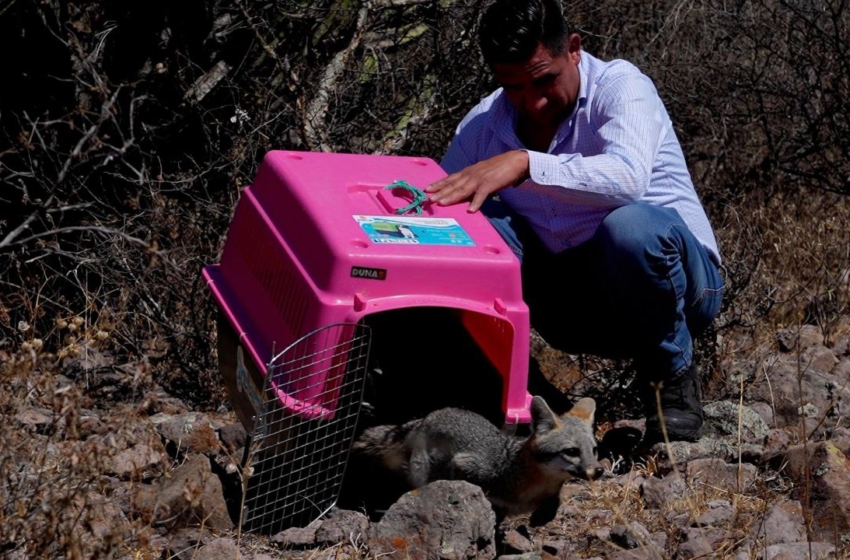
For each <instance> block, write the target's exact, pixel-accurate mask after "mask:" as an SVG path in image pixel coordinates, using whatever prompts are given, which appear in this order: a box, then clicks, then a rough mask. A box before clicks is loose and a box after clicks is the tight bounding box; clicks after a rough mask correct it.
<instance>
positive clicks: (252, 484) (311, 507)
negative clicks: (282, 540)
mask: <svg viewBox="0 0 850 560" xmlns="http://www.w3.org/2000/svg"><path fill="white" fill-rule="evenodd" d="M370 344H371V329H370V328H369V327H367V326H365V325H362V324H353V323H341V324H335V325H329V326H326V327H322V328H320V329H318V330H316V331H313V332H312V333H309V334H307V335H305V336H304V337H302V338H300V339H299V340H298V341H296V342H295V343H293V344H291V345H290V346H289V347H287V348H286V349H285V350H284V351H283V352H281V353H280V354H278V355H277V356H275V357H274V358H273V359H272V360H271V361H270V362H269V363H268V364H267V370H266V379H265V387H264V389H263V399H262V401H263V402H262V410H261V411H258V416H257V417H256V418H255V421H254V426H253V430H252V433H251V434H250V442H249V444H248V445H247V446H246V456H245V458H244V460H243V473H244V474H245V475H246V477H247V478H246V479H244V480H245V484H244V485H243V494H242V496H243V504H242V512H241V520H240V526H241V528H242V529H244V530H246V531H252V532H260V533H266V534H274V533H277V532H279V531H282V530H283V529H286V528H289V527H304V526H306V525H308V524H309V523H311V522H312V521H314V520H316V519H318V518H320V517H321V516H322V515H324V514H325V513H327V512H328V511H329V510H330V509H331V508H332V507H333V506H334V505H335V504H336V502H337V500H338V498H339V494H340V491H341V488H342V481H343V477H344V475H345V467H346V463H347V461H348V453H349V448H350V446H351V442H352V439H353V437H354V433H355V429H356V427H357V419H358V416H359V414H360V406H361V403H362V400H363V389H364V385H365V378H366V368H367V364H368V360H369V348H370Z"/></svg>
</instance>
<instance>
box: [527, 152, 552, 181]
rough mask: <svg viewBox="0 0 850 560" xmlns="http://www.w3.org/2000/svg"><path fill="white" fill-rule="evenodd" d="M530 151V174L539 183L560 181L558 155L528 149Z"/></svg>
mask: <svg viewBox="0 0 850 560" xmlns="http://www.w3.org/2000/svg"><path fill="white" fill-rule="evenodd" d="M526 152H527V153H528V175H529V177H530V178H531V180H532V181H534V182H535V183H537V184H538V185H555V184H557V183H558V174H559V170H558V168H559V167H560V160H559V159H558V156H557V155H554V154H544V153H542V152H534V151H531V150H526Z"/></svg>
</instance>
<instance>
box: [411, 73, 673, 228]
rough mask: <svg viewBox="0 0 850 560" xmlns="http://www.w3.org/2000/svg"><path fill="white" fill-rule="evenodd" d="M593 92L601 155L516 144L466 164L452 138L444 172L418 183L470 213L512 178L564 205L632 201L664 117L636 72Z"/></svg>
mask: <svg viewBox="0 0 850 560" xmlns="http://www.w3.org/2000/svg"><path fill="white" fill-rule="evenodd" d="M597 96H598V97H597V101H596V104H595V107H593V108H592V116H591V119H592V121H593V122H592V124H593V125H595V126H596V135H595V137H594V138H593V139H592V141H594V142H599V143H600V144H601V149H602V153H601V154H599V155H595V156H587V157H585V156H582V155H581V154H545V153H541V152H535V151H532V150H516V151H513V152H506V153H504V154H501V155H499V156H496V157H494V158H490V159H487V160H482V161H480V162H476V163H472V162H470V161H469V159H468V158H467V159H466V160H464V157H463V156H464V152H465V150H464V147H463V142H462V141H458V138H457V137H456V142H458V143H457V145H455V142H453V143H452V146H451V147H450V148H449V151H448V152H447V154H446V158H445V159H444V161H448V163H449V165H448V166H447V167H446V166H444V169H446V171H447V172H449V173H451V174H450V175H449V176H448V177H446V178H444V179H442V180H440V181H437V182H435V183H434V184H433V185H431V186H429V187H428V188H427V189H426V191H428V192H431V193H434V194H432V195H431V200H433V201H435V202H437V203H438V204H441V205H448V204H455V203H457V202H461V201H462V200H465V199H467V198H470V197H471V198H472V202H471V203H470V206H469V211H470V212H474V211H476V210H478V208H479V207H480V205H481V203H482V202H483V201H484V200H485V199H486V198H487V196H489V195H490V194H491V193H493V192H497V191H499V190H501V189H504V188H506V187H509V186H514V185H518V186H519V188H522V189H529V190H534V191H537V192H539V193H541V194H544V195H546V196H551V197H554V198H558V199H561V200H564V201H566V202H569V203H572V204H584V205H589V206H610V207H617V206H622V205H624V204H628V203H630V202H633V201H635V200H639V199H640V198H641V197H642V196H643V194H644V193H645V192H646V189H647V187H648V186H649V179H650V176H651V174H652V166H653V162H654V160H655V156H656V153H657V151H658V147H659V145H660V143H661V141H662V139H663V138H664V136H665V135H666V134H667V131H668V127H669V119H668V118H666V112H665V110H664V107H663V105H662V104H661V100H660V99H659V98H658V96H657V94H656V91H655V87H654V86H653V85H652V82H651V81H650V80H649V78H647V77H646V76H643V75H640V74H626V75H623V76H621V77H618V78H616V79H614V80H612V81H611V82H609V83H608V84H606V86H605V89H604V91H602V92H598V93H597ZM520 153H521V154H524V155H525V158H522V157H520ZM526 179H530V180H528V181H527V180H526ZM520 183H521V184H520Z"/></svg>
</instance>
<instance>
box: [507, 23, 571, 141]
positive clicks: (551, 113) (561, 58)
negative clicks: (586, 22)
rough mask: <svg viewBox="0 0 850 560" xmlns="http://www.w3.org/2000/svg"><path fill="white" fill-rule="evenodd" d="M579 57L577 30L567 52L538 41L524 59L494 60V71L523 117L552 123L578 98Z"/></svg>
mask: <svg viewBox="0 0 850 560" xmlns="http://www.w3.org/2000/svg"><path fill="white" fill-rule="evenodd" d="M580 60H581V40H580V39H579V36H578V34H575V33H574V34H572V35H570V37H569V39H568V41H567V47H566V48H565V49H564V52H562V53H560V54H552V53H551V52H550V51H549V49H547V48H546V47H544V46H542V45H538V46H537V50H536V51H535V52H534V54H532V55H531V58H529V59H528V60H527V61H525V62H521V63H515V64H498V63H497V64H494V65H493V75H494V77H495V78H496V81H497V82H498V83H499V85H501V86H502V87H503V88H504V90H505V94H506V95H507V96H508V99H509V100H510V102H511V103H512V104H513V106H514V107H516V109H517V111H519V114H520V115H521V116H522V118H523V119H526V120H527V121H528V122H529V123H531V124H539V125H543V126H552V125H555V124H558V123H560V122H561V121H562V120H563V119H565V118H566V117H567V116H569V114H570V112H571V111H572V109H573V106H574V105H575V102H576V99H577V98H578V92H579V84H580V78H579V71H578V64H579V61H580Z"/></svg>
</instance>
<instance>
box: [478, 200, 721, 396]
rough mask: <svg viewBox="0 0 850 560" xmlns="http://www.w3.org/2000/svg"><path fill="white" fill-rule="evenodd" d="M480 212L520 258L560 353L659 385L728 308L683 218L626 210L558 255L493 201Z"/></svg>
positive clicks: (532, 298) (543, 325) (669, 212)
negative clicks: (632, 366) (611, 363)
mask: <svg viewBox="0 0 850 560" xmlns="http://www.w3.org/2000/svg"><path fill="white" fill-rule="evenodd" d="M482 212H484V214H485V215H486V216H487V217H488V218H489V219H490V222H491V223H492V224H493V226H494V227H495V228H496V230H497V231H499V233H500V234H501V235H502V237H503V238H504V239H505V241H506V242H507V243H508V245H509V246H510V247H511V249H512V250H513V251H514V252H515V253H516V254H517V256H518V257H519V258H520V261H521V263H522V284H523V297H524V299H525V301H526V303H527V304H528V307H529V311H530V319H531V325H532V327H534V329H535V330H537V332H539V333H540V335H541V336H542V337H543V338H544V339H545V340H546V341H547V342H548V343H549V344H551V345H552V346H553V347H554V348H557V349H559V350H562V351H564V352H568V353H571V354H580V353H589V354H595V355H598V356H602V357H608V358H631V359H634V360H635V362H636V366H637V369H638V372H639V373H641V374H642V375H645V376H647V377H648V378H649V379H651V380H662V379H670V378H675V377H676V376H677V375H678V374H680V373H682V372H683V371H684V370H685V369H686V368H687V367H688V366H690V364H691V362H692V360H693V337H694V336H696V335H698V334H699V333H700V332H702V331H703V330H704V329H705V328H706V327H708V325H709V324H710V323H711V322H712V321H713V320H714V318H715V317H716V316H717V314H718V312H719V311H720V304H721V301H722V298H723V279H722V277H721V276H720V273H719V271H718V269H717V266H716V265H715V264H714V262H713V261H712V260H711V259H710V258H709V253H708V251H706V250H705V248H704V247H703V246H702V245H701V244H700V243H699V241H697V239H696V238H695V237H694V236H693V234H692V233H691V232H690V230H689V229H688V228H687V226H686V225H685V223H684V221H682V218H681V217H680V216H679V213H678V212H676V211H675V210H673V209H671V208H663V207H659V206H653V205H650V204H645V203H635V204H629V205H627V206H622V207H620V208H617V209H615V210H613V211H612V212H611V213H610V214H608V216H607V217H606V218H605V219H604V220H603V221H602V224H601V225H600V226H599V228H598V229H597V231H596V233H595V234H594V235H593V237H592V238H591V239H589V240H588V241H587V242H585V243H582V244H581V245H579V246H577V247H575V248H571V249H567V250H566V251H563V252H561V253H558V254H553V253H551V252H550V251H549V250H548V249H547V248H546V247H545V246H544V245H543V244H542V243H541V242H540V240H539V239H538V238H537V236H536V235H535V234H534V233H533V232H532V231H531V229H530V227H529V226H528V224H527V223H525V221H524V220H523V219H522V218H521V217H519V216H517V215H515V214H514V213H513V212H512V211H510V210H509V209H508V207H507V205H505V204H504V203H502V202H498V201H494V200H488V201H487V203H486V204H485V205H484V206H483V207H482Z"/></svg>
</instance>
